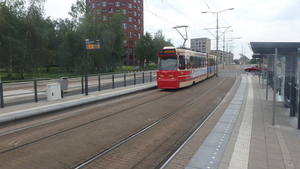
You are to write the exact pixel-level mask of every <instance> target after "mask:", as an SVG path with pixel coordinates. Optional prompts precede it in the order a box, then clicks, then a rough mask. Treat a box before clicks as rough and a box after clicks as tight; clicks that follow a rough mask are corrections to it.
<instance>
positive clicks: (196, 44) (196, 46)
mask: <svg viewBox="0 0 300 169" xmlns="http://www.w3.org/2000/svg"><path fill="white" fill-rule="evenodd" d="M210 47H211V40H210V39H208V38H194V39H191V49H192V50H194V51H197V52H203V53H210Z"/></svg>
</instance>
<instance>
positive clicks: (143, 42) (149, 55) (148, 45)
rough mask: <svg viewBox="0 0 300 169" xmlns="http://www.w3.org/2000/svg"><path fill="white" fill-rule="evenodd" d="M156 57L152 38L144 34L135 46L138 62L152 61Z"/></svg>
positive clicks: (148, 34) (147, 33)
mask: <svg viewBox="0 0 300 169" xmlns="http://www.w3.org/2000/svg"><path fill="white" fill-rule="evenodd" d="M155 56H156V52H155V48H154V44H153V38H152V36H151V34H150V33H149V32H146V34H145V35H144V36H142V37H141V39H140V40H139V41H138V42H137V45H136V58H137V59H138V60H144V59H146V60H148V61H150V60H151V61H153V62H155V61H154V57H155Z"/></svg>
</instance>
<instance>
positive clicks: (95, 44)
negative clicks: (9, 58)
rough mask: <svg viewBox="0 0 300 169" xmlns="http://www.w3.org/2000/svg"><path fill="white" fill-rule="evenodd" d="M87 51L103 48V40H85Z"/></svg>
mask: <svg viewBox="0 0 300 169" xmlns="http://www.w3.org/2000/svg"><path fill="white" fill-rule="evenodd" d="M84 44H85V50H86V51H97V50H102V47H103V41H102V39H86V40H85V41H84Z"/></svg>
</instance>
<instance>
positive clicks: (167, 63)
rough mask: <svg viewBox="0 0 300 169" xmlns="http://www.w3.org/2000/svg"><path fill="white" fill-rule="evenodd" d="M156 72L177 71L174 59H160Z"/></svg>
mask: <svg viewBox="0 0 300 169" xmlns="http://www.w3.org/2000/svg"><path fill="white" fill-rule="evenodd" d="M158 70H177V59H176V57H162V58H160V62H159V64H158Z"/></svg>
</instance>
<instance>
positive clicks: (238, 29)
mask: <svg viewBox="0 0 300 169" xmlns="http://www.w3.org/2000/svg"><path fill="white" fill-rule="evenodd" d="M107 1H108V0H107ZM120 1H121V0H120ZM75 2H76V0H46V3H45V16H46V17H47V16H50V17H51V18H52V19H57V18H67V17H69V16H68V12H69V11H70V10H71V5H72V4H75ZM58 4H59V5H58ZM299 7H300V1H299V0H284V1H283V0H144V31H145V32H149V33H151V34H154V33H155V32H157V31H158V30H162V32H163V35H164V36H165V38H166V39H171V42H172V43H173V44H174V45H175V46H176V47H178V46H180V45H182V44H183V38H182V37H181V35H180V34H179V33H178V32H177V31H176V30H175V29H173V27H174V26H180V25H187V26H188V28H187V35H188V38H189V39H188V40H187V42H186V47H190V39H192V38H209V39H211V49H212V50H215V49H216V27H217V15H216V14H213V13H202V12H204V11H209V12H214V13H218V12H220V11H223V10H225V11H223V12H221V13H219V14H218V25H219V45H218V46H219V50H223V46H224V43H223V42H224V41H223V38H224V37H223V35H225V50H227V48H226V46H227V45H226V44H228V50H230V51H231V52H232V53H233V54H234V58H235V59H238V58H239V57H240V54H242V53H243V54H244V55H246V56H247V57H248V58H251V56H252V54H253V52H252V50H251V48H250V45H249V43H250V42H300V31H299V28H300V15H299V14H298V10H299ZM229 8H234V10H226V9H229ZM178 30H179V31H180V32H182V33H184V34H185V29H184V28H181V29H178ZM224 32H225V33H224ZM222 34H223V35H222ZM220 35H222V36H220Z"/></svg>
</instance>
